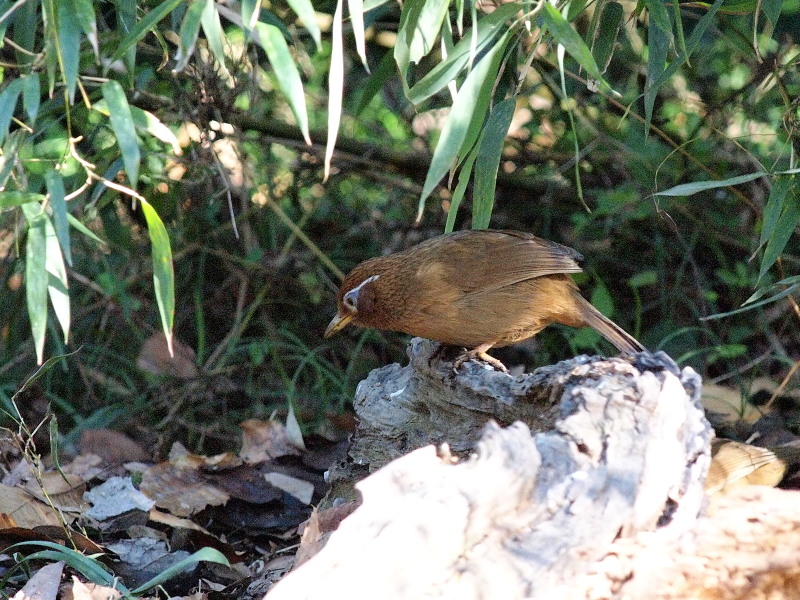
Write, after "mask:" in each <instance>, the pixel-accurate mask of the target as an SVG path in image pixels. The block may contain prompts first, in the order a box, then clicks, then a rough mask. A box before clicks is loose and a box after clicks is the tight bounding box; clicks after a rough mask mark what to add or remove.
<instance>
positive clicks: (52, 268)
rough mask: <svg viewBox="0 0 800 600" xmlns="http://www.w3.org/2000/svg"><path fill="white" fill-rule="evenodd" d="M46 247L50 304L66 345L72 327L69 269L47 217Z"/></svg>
mask: <svg viewBox="0 0 800 600" xmlns="http://www.w3.org/2000/svg"><path fill="white" fill-rule="evenodd" d="M45 239H46V242H45V246H46V253H47V259H46V261H45V269H46V270H47V293H48V294H49V295H50V304H52V305H53V312H55V313H56V319H58V323H59V325H61V331H62V332H63V333H64V343H65V344H66V343H67V340H68V339H69V327H70V308H69V291H68V289H67V288H68V287H69V284H68V283H67V269H66V267H65V266H64V257H63V256H62V254H61V247H60V246H59V239H58V237H57V235H56V230H55V229H54V228H53V223H52V222H51V221H50V219H48V218H47V216H46V215H45Z"/></svg>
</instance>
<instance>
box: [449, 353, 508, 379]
mask: <svg viewBox="0 0 800 600" xmlns="http://www.w3.org/2000/svg"><path fill="white" fill-rule="evenodd" d="M468 360H477V361H483V362H485V363H488V364H489V365H490V366H492V367H494V369H495V370H497V371H500V372H502V373H508V369H507V368H506V366H505V365H504V364H503V363H501V362H500V361H499V360H497V359H496V358H495V357H494V356H490V355H489V354H487V353H486V351H485V350H483V349H479V348H475V349H474V350H469V351H467V352H464V353H463V354H461V355H459V356H458V357H457V358H456V359H455V360H454V361H453V372H454V373H456V374H458V369H459V368H460V367H461V365H463V364H464V363H465V362H467V361H468Z"/></svg>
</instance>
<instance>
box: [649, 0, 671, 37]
mask: <svg viewBox="0 0 800 600" xmlns="http://www.w3.org/2000/svg"><path fill="white" fill-rule="evenodd" d="M644 4H645V6H647V11H648V13H649V15H648V26H647V29H648V31H649V29H650V27H652V26H653V25H656V26H658V27H660V28H661V31H662V32H665V33H666V32H670V31H672V20H671V19H670V18H669V11H667V7H666V6H665V5H664V0H644Z"/></svg>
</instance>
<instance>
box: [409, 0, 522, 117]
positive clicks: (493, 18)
mask: <svg viewBox="0 0 800 600" xmlns="http://www.w3.org/2000/svg"><path fill="white" fill-rule="evenodd" d="M518 10H519V7H518V6H517V5H516V4H513V3H512V4H504V5H502V6H500V7H499V8H497V9H496V10H495V11H494V12H492V13H491V14H490V15H487V16H486V17H484V18H482V19H481V20H480V21H478V27H477V39H476V44H477V46H476V51H477V53H478V54H480V53H481V52H483V50H484V49H485V48H486V47H488V45H489V44H490V43H491V42H493V41H494V40H495V39H496V37H497V36H498V35H499V34H500V33H505V32H506V31H507V30H508V26H507V25H506V21H508V19H510V18H512V17H513V16H514V15H515V14H516V12H517V11H518ZM471 43H472V35H471V33H470V31H468V32H467V34H466V35H465V36H464V37H463V38H462V39H461V41H459V42H458V43H457V44H456V45H455V46H453V49H452V50H451V51H450V53H449V54H448V55H447V58H446V59H445V60H443V61H441V62H440V63H438V64H437V65H436V66H435V67H434V68H433V69H431V70H430V71H429V72H428V73H427V74H426V75H425V76H424V77H423V78H422V79H420V80H419V81H418V82H417V83H416V84H414V85H413V86H412V87H411V88H410V89H409V90H408V99H409V100H410V101H411V102H412V103H413V104H419V103H421V102H422V101H423V100H426V99H428V98H430V97H431V96H433V95H434V94H436V93H438V92H439V91H441V90H443V89H444V88H445V87H446V86H447V84H448V83H450V82H451V81H453V80H454V79H455V78H456V76H457V75H458V74H459V73H461V71H463V70H464V69H465V68H466V67H467V65H468V63H469V59H470V56H471V55H470V52H471V48H470V46H471Z"/></svg>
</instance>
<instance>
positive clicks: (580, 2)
mask: <svg viewBox="0 0 800 600" xmlns="http://www.w3.org/2000/svg"><path fill="white" fill-rule="evenodd" d="M586 4H587V0H572V1H571V2H570V3H569V6H568V7H567V21H569V22H570V23H572V22H573V21H574V20H575V19H577V18H578V15H579V14H581V11H583V9H584V8H586Z"/></svg>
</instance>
